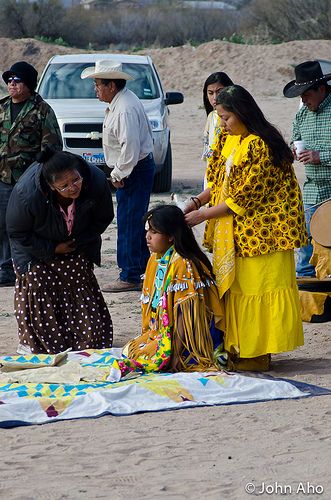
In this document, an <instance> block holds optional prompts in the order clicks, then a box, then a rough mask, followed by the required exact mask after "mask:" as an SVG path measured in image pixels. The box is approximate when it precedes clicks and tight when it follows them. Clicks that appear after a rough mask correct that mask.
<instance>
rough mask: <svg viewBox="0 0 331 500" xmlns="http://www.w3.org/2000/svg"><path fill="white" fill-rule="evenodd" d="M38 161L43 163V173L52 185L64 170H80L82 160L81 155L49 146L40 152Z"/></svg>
mask: <svg viewBox="0 0 331 500" xmlns="http://www.w3.org/2000/svg"><path fill="white" fill-rule="evenodd" d="M37 161H38V162H39V163H41V164H42V166H41V171H42V175H43V177H44V179H45V181H46V182H47V184H49V185H52V184H53V183H54V181H56V179H57V178H58V177H59V176H61V174H63V172H67V171H68V170H78V172H80V170H81V169H80V166H81V162H82V160H81V159H80V157H79V156H77V155H75V154H73V153H69V151H55V150H54V149H52V148H51V147H48V146H47V147H46V148H45V149H44V150H43V151H41V152H40V153H39V154H38V156H37Z"/></svg>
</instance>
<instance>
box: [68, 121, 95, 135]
mask: <svg viewBox="0 0 331 500" xmlns="http://www.w3.org/2000/svg"><path fill="white" fill-rule="evenodd" d="M64 132H80V133H81V132H87V133H88V132H102V123H65V124H64Z"/></svg>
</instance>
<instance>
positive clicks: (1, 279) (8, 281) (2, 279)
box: [0, 271, 16, 287]
mask: <svg viewBox="0 0 331 500" xmlns="http://www.w3.org/2000/svg"><path fill="white" fill-rule="evenodd" d="M15 280H16V276H15V273H14V272H13V271H12V272H3V271H2V272H0V287H1V286H14V285H15Z"/></svg>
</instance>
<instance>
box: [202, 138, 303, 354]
mask: <svg viewBox="0 0 331 500" xmlns="http://www.w3.org/2000/svg"><path fill="white" fill-rule="evenodd" d="M216 172H217V175H216V179H215V181H214V187H213V188H212V192H211V199H212V204H213V205H217V204H219V203H221V202H222V201H225V203H226V204H227V205H228V206H229V207H230V208H231V210H232V211H233V216H231V217H232V225H233V227H232V228H231V230H232V231H233V239H232V241H231V239H230V238H228V237H226V234H231V231H229V230H228V229H227V227H226V223H227V224H228V225H229V217H228V216H226V217H220V218H218V219H211V220H210V221H209V224H208V225H207V227H206V232H205V245H206V247H207V248H209V249H212V251H213V268H214V274H215V276H216V282H217V285H218V290H219V294H220V297H223V298H224V301H225V349H226V350H227V351H228V352H231V353H234V354H236V355H238V356H240V358H253V357H257V356H263V355H265V354H269V353H277V352H283V351H289V350H292V349H295V348H296V347H297V346H300V345H303V329H302V322H301V318H300V306H299V297H298V289H297V284H296V278H295V267H294V250H293V249H294V248H295V247H299V246H301V245H302V244H303V243H304V242H305V241H306V229H305V225H304V213H303V206H302V200H301V193H300V188H299V185H298V182H297V179H296V177H295V174H294V171H293V168H292V165H284V166H283V167H282V168H281V167H276V166H275V165H274V164H273V162H272V157H271V154H270V151H269V148H268V146H267V145H266V144H265V143H264V142H263V141H262V139H260V138H259V137H257V136H255V135H252V134H251V135H249V136H248V137H246V138H245V139H241V137H240V136H228V137H227V138H226V141H225V144H224V147H223V149H222V153H221V155H220V158H219V161H218V167H217V169H216ZM226 231H227V233H226Z"/></svg>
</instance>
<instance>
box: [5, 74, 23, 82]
mask: <svg viewBox="0 0 331 500" xmlns="http://www.w3.org/2000/svg"><path fill="white" fill-rule="evenodd" d="M7 81H8V83H12V82H14V83H22V81H23V80H22V78H19V77H18V76H10V77H9V78H8V80H7Z"/></svg>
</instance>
